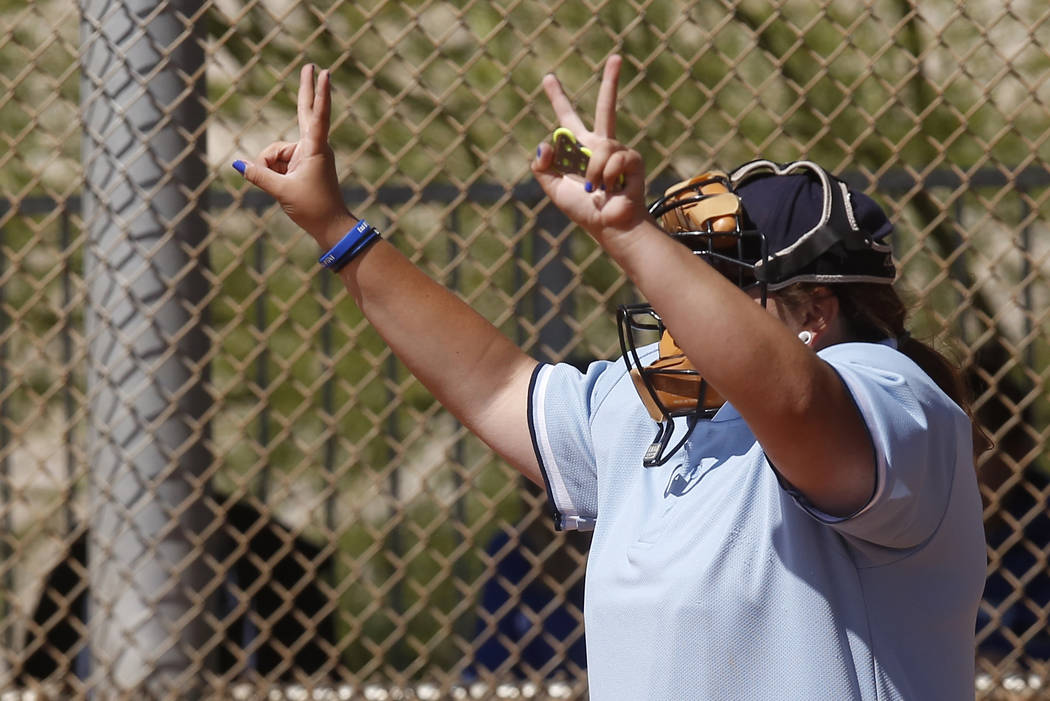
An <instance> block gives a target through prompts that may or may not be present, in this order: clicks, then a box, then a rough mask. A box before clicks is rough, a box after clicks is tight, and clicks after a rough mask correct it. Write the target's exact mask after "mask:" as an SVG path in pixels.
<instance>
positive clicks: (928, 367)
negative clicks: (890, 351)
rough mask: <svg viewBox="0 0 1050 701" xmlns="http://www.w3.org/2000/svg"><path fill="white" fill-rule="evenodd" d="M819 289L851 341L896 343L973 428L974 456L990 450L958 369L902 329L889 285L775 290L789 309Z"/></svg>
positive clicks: (902, 316) (904, 314) (901, 313)
mask: <svg viewBox="0 0 1050 701" xmlns="http://www.w3.org/2000/svg"><path fill="white" fill-rule="evenodd" d="M818 287H824V288H826V289H828V290H830V291H831V292H833V293H834V295H835V297H836V298H838V301H839V309H840V314H841V315H842V318H843V319H844V320H845V321H846V324H847V331H848V333H849V335H850V336H851V337H852V338H853V339H854V340H856V341H867V342H871V343H877V342H879V341H882V340H885V339H887V338H892V339H896V341H897V349H898V350H900V352H901V353H904V355H906V356H908V357H909V358H911V359H912V361H914V362H915V364H916V365H918V366H919V367H920V368H922V371H923V372H925V373H926V374H927V375H929V376H930V379H932V380H933V381H934V382H935V383H936V384H937V386H938V387H940V388H941V391H943V392H944V393H945V394H947V395H948V396H949V397H951V399H952V401H954V402H955V403H956V404H958V405H959V406H960V407H961V408H962V410H963V411H965V412H966V415H967V416H969V417H970V423H971V424H972V426H973V450H974V456H977V455H980V454H981V453H983V452H984V451H986V450H989V449H990V448H991V447H992V445H993V443H992V441H991V439H990V438H989V437H988V434H987V433H986V432H985V431H984V429H983V428H981V427H980V425H978V423H977V420H976V418H975V417H974V413H973V395H972V393H971V391H970V387H969V385H968V384H967V382H966V379H965V378H964V376H963V373H962V370H961V368H960V367H959V366H958V364H956V363H954V362H952V361H951V360H950V359H949V358H948V357H947V356H946V355H944V354H943V353H941V352H940V351H938V350H936V349H934V348H933V347H932V346H930V345H928V344H926V343H923V342H922V341H920V340H918V339H916V338H913V337H912V336H911V334H910V333H908V330H907V329H906V328H905V324H906V322H907V320H908V309H907V307H906V306H905V304H904V301H903V300H902V299H901V297H900V295H899V294H898V293H897V290H896V289H894V287H893V286H892V285H885V284H878V283H858V282H854V283H843V284H835V285H820V284H814V283H799V284H796V285H792V286H790V287H788V288H785V289H783V290H778V291H777V293H776V294H777V295H778V296H780V297H781V298H783V300H784V302H785V303H786V304H788V305H789V306H791V307H797V306H798V305H799V304H800V303H801V302H802V301H803V299H805V298H807V297H809V296H810V295H811V294H812V291H813V290H814V289H815V288H818Z"/></svg>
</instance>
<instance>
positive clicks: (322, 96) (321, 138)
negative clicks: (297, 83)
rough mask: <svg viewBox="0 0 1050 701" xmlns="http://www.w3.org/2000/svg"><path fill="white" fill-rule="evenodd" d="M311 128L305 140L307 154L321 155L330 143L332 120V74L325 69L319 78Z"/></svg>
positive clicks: (304, 137) (312, 110)
mask: <svg viewBox="0 0 1050 701" xmlns="http://www.w3.org/2000/svg"><path fill="white" fill-rule="evenodd" d="M311 112H312V114H311V117H310V128H309V129H308V130H307V132H306V134H305V135H304V136H303V139H304V140H305V141H306V144H305V146H306V150H307V153H320V152H321V149H323V148H324V146H325V144H326V143H328V129H329V126H330V124H331V118H332V74H331V73H330V72H329V71H328V69H325V70H323V71H321V75H319V76H318V78H317V90H316V91H315V93H314V97H313V105H312V107H311Z"/></svg>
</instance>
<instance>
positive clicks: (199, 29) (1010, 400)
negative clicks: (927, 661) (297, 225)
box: [0, 0, 1050, 698]
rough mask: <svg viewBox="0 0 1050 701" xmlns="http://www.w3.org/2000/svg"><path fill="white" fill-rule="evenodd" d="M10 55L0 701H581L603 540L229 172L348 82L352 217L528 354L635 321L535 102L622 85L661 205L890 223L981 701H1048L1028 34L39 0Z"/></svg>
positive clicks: (610, 5) (1039, 308)
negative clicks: (501, 449)
mask: <svg viewBox="0 0 1050 701" xmlns="http://www.w3.org/2000/svg"><path fill="white" fill-rule="evenodd" d="M0 22H2V32H0V61H2V66H3V71H2V75H0V80H2V81H3V87H4V96H3V97H2V98H0V123H2V125H3V129H2V133H3V139H4V140H5V146H6V148H5V152H4V153H3V154H0V534H2V535H0V579H2V583H0V640H2V643H0V649H2V651H3V652H2V655H0V668H2V670H3V673H4V679H5V682H4V684H5V688H9V689H12V690H13V689H34V690H36V691H37V693H39V694H41V695H42V697H44V698H84V697H86V696H88V695H89V694H92V693H93V694H94V695H96V696H98V697H100V698H107V697H109V696H113V695H118V696H119V695H120V692H121V690H125V691H127V690H130V691H129V692H128V696H127V697H128V698H153V697H157V698H266V697H267V696H266V695H267V694H270V693H271V692H273V691H274V690H279V689H283V690H285V692H284V693H285V695H287V696H289V697H298V698H413V697H415V698H498V697H520V698H525V697H536V698H541V697H543V698H579V697H581V696H582V695H583V694H584V691H583V689H585V677H586V673H585V669H584V666H585V663H584V661H583V656H582V649H583V629H582V613H581V612H582V594H581V590H582V579H583V571H584V566H583V563H584V560H585V557H586V550H587V543H586V541H585V540H580V539H579V538H580V537H579V536H577V537H573V536H571V535H570V536H564V535H559V536H556V537H552V535H551V528H550V527H549V526H548V523H549V521H550V519H549V517H548V516H547V514H546V507H545V503H544V502H545V499H544V497H543V495H541V494H538V493H536V492H534V491H532V490H530V489H529V488H528V487H526V486H525V485H523V484H522V482H521V480H520V479H519V478H517V477H516V476H515V474H514V473H513V471H512V470H510V469H509V468H508V467H507V466H506V465H504V464H503V463H501V462H500V461H499V460H498V459H496V458H495V457H494V456H493V455H492V454H491V453H490V452H489V451H488V449H487V448H485V447H484V446H483V445H482V444H481V443H480V442H478V441H477V440H476V439H474V438H472V437H471V436H470V435H469V434H468V433H467V432H466V431H465V430H464V429H463V427H462V426H460V425H458V424H457V422H456V421H455V420H454V419H453V418H452V417H451V416H450V415H448V414H447V413H445V412H444V411H443V410H442V409H441V408H440V407H439V406H437V405H436V404H435V403H434V401H433V399H432V398H431V397H430V396H429V395H428V394H427V393H426V392H425V391H424V390H422V389H421V388H420V386H419V385H418V384H416V383H415V381H414V380H413V379H412V378H411V377H410V376H409V375H408V374H407V373H406V371H405V369H404V368H403V367H402V366H400V365H399V364H398V362H397V361H396V360H395V359H393V358H392V356H391V354H390V352H389V351H388V350H387V349H386V348H385V346H384V345H383V344H382V342H381V341H380V340H379V339H378V337H377V336H376V335H375V334H374V333H373V332H372V331H371V330H370V329H369V327H368V326H367V324H366V323H365V322H364V321H363V319H362V317H361V315H360V314H359V312H358V311H357V310H356V309H355V308H354V306H353V304H352V303H351V301H350V300H348V299H346V297H345V294H344V293H343V292H342V291H341V289H337V285H336V283H335V281H333V280H332V279H331V278H330V276H327V275H320V274H319V273H318V270H317V265H316V262H315V260H314V258H315V256H316V252H315V250H314V247H313V245H312V244H311V242H308V241H304V240H303V236H302V235H301V234H299V233H297V232H296V231H295V230H294V228H293V227H292V226H290V225H289V224H288V223H287V222H286V221H285V218H284V217H283V215H282V214H281V213H280V212H279V210H278V208H276V207H275V206H274V205H273V204H272V202H270V201H269V200H268V199H266V198H265V197H263V196H261V194H260V193H259V192H258V191H255V190H253V189H252V188H251V187H249V186H248V185H246V184H245V183H244V182H243V180H242V179H241V178H240V177H239V176H237V174H236V173H235V172H234V171H233V170H232V169H231V168H230V167H229V163H230V162H231V161H232V160H233V159H234V158H237V157H249V158H251V157H253V156H254V155H255V154H256V153H257V152H258V151H259V149H260V148H261V147H262V146H263V145H265V144H266V143H268V142H270V141H271V140H273V139H276V138H279V137H282V136H283V137H286V138H294V136H295V131H294V130H295V114H294V102H293V101H294V90H295V82H296V80H295V79H296V76H297V74H298V69H299V67H300V66H301V65H302V64H303V63H304V62H314V63H316V64H318V65H322V66H328V67H331V69H332V71H333V82H334V91H335V95H334V116H333V143H334V144H335V146H336V150H337V155H338V159H339V163H340V167H341V176H343V182H344V183H345V184H346V186H347V192H346V196H347V199H348V201H350V202H352V203H353V206H354V208H355V211H357V212H361V213H367V215H368V217H369V219H370V220H371V221H372V222H373V223H374V224H377V225H378V226H379V227H380V228H381V229H382V230H383V231H384V232H385V234H386V235H387V237H388V238H389V239H390V240H392V241H394V242H395V244H396V245H397V246H398V247H399V248H400V249H401V250H402V251H404V252H405V253H406V254H408V255H409V256H410V257H411V258H412V259H413V260H414V261H415V262H416V263H418V264H419V265H420V266H421V267H422V268H423V269H424V270H425V271H426V272H427V273H429V274H430V275H431V276H433V277H435V278H436V279H438V280H439V281H441V282H442V283H444V284H446V285H447V286H449V287H450V288H452V289H454V290H456V291H457V292H458V294H460V295H461V296H462V297H463V298H465V299H466V300H468V301H469V302H470V303H471V304H472V305H473V306H474V307H475V308H477V309H478V310H479V311H480V312H481V313H482V314H484V315H485V316H486V317H487V318H488V319H490V320H491V321H493V322H494V323H495V324H496V325H497V326H499V327H500V328H501V329H502V330H503V331H504V332H505V333H506V334H507V335H509V336H510V337H512V338H514V339H516V340H517V341H518V342H520V343H521V344H522V345H523V347H525V348H526V349H527V350H528V351H529V352H530V353H532V354H534V355H536V356H538V357H541V358H544V359H557V360H568V361H571V362H585V361H587V360H588V359H592V358H596V357H610V356H614V355H616V354H617V344H616V338H615V329H614V322H613V316H614V310H615V308H616V306H617V305H618V304H621V303H624V302H627V301H635V295H634V292H633V290H632V289H631V288H630V286H629V285H628V284H627V283H626V281H625V280H624V278H623V276H622V275H621V274H620V273H619V272H618V271H617V270H616V269H615V268H614V267H613V266H612V265H611V264H610V263H609V262H608V261H606V260H605V259H604V258H603V256H602V255H600V253H599V251H597V250H596V249H595V246H594V245H593V244H592V243H591V242H590V241H589V240H588V239H587V238H586V237H585V236H582V235H581V234H579V233H574V232H573V231H572V229H571V227H569V226H567V224H566V222H565V220H564V219H562V218H561V216H560V215H559V214H558V213H557V211H556V210H552V208H551V207H550V206H549V204H548V203H547V202H546V201H545V200H544V198H543V197H542V194H541V192H540V191H539V189H538V188H537V187H536V186H535V184H534V183H533V182H532V180H531V177H530V174H529V171H528V165H527V164H528V161H529V159H530V157H531V154H532V152H533V151H534V149H535V146H536V144H537V143H538V142H540V141H541V140H542V139H543V138H545V137H546V136H547V135H548V134H549V133H550V131H551V129H552V128H553V127H554V126H555V125H554V124H553V123H552V118H553V115H552V114H551V113H550V110H549V108H548V107H546V106H545V105H546V103H545V100H544V99H543V98H542V93H541V91H540V88H539V84H540V78H541V77H542V75H543V74H544V73H546V72H548V71H556V72H557V73H558V75H559V77H561V78H562V80H563V82H564V83H565V85H566V86H567V88H568V89H569V90H571V92H572V93H573V95H574V96H575V97H576V98H578V100H579V101H580V102H581V104H582V106H583V108H584V109H585V110H586V109H588V108H589V106H590V104H592V101H593V99H594V96H595V93H596V83H597V78H598V75H599V73H600V66H601V63H602V62H603V61H604V58H605V57H606V56H607V55H608V54H609V53H610V52H612V51H614V50H615V51H619V52H621V53H622V54H623V55H624V56H625V67H624V74H625V75H624V80H623V84H622V88H621V103H622V112H621V121H620V127H619V128H620V133H619V135H620V137H621V138H622V139H624V140H625V141H627V142H628V143H629V144H631V145H632V146H635V147H637V148H638V149H639V150H640V151H642V153H643V154H644V155H645V157H646V161H647V163H646V165H647V168H648V171H649V173H650V177H651V178H652V179H653V181H654V183H656V185H654V188H655V187H658V186H659V183H661V182H668V181H670V180H672V179H675V178H682V177H686V176H690V175H693V174H695V173H697V172H700V171H702V170H706V169H708V168H709V167H711V166H721V167H731V166H733V165H735V164H737V163H740V162H743V161H746V160H749V159H751V158H753V157H756V156H765V157H769V158H772V159H774V160H782V161H786V160H793V159H796V158H799V157H809V158H812V159H813V160H816V161H818V162H820V163H822V164H823V165H825V166H826V167H827V168H828V169H830V170H833V171H836V172H838V173H840V174H841V175H843V176H844V177H845V178H846V179H847V180H849V181H850V182H851V183H852V184H854V185H855V186H857V187H860V188H863V189H865V190H867V191H869V192H871V193H873V194H874V195H875V196H876V197H877V198H879V199H880V201H882V202H883V203H884V204H885V205H886V206H887V207H888V209H889V210H890V211H891V212H892V214H893V215H894V218H895V220H896V221H897V223H898V227H897V228H898V233H897V235H896V237H895V248H896V253H897V257H898V259H899V261H900V268H901V271H902V278H903V280H902V282H903V283H904V284H905V285H906V287H907V288H908V289H910V290H911V292H912V295H913V297H914V302H915V307H916V312H917V314H916V317H915V333H916V334H918V335H922V336H935V335H939V334H942V332H947V334H948V335H950V336H952V337H954V338H956V339H958V342H957V343H956V344H955V346H956V351H957V353H958V357H959V359H960V360H961V362H963V363H964V364H965V365H966V367H967V368H968V370H969V372H970V374H971V376H972V378H973V380H974V385H975V389H976V394H977V410H978V415H979V417H980V419H981V421H982V423H983V425H984V426H985V428H986V429H987V431H988V432H989V433H990V434H991V436H992V437H993V438H994V440H995V441H996V448H995V450H994V451H992V452H990V453H988V454H986V455H985V456H984V457H983V458H982V460H981V462H980V466H979V471H980V477H981V482H982V489H983V494H984V497H985V503H986V523H987V533H988V543H989V550H988V554H989V579H988V585H987V589H986V594H985V600H984V603H983V605H982V607H981V613H980V618H979V621H978V650H977V655H978V672H979V678H978V680H977V689H978V696H979V697H980V698H1004V697H1006V696H1008V695H1012V696H1010V697H1011V698H1013V697H1018V698H1037V697H1050V696H1048V695H1047V692H1046V691H1044V689H1046V688H1047V687H1046V686H1045V685H1047V684H1050V633H1048V619H1050V577H1048V566H1047V558H1048V553H1050V518H1048V511H1047V508H1048V500H1050V458H1048V456H1047V455H1046V444H1047V434H1048V431H1050V397H1048V393H1047V390H1046V382H1047V379H1048V373H1050V345H1048V339H1047V331H1048V328H1050V321H1048V319H1047V316H1046V310H1047V308H1048V298H1050V280H1048V274H1050V261H1048V256H1050V243H1048V242H1050V226H1048V224H1047V222H1048V220H1050V219H1048V216H1047V215H1048V213H1050V196H1048V192H1050V169H1048V166H1047V163H1048V161H1050V141H1048V139H1050V9H1048V7H1047V4H1046V2H1045V0H1018V1H1017V2H1008V3H1003V2H998V1H997V0H982V1H981V2H958V3H954V2H947V1H945V0H928V1H924V2H922V3H921V5H920V4H919V3H912V2H907V1H906V0H868V1H866V2H847V1H845V0H841V1H840V0H819V1H818V0H777V1H775V2H774V1H772V0H736V1H732V2H729V1H723V2H711V3H704V4H694V3H689V2H677V1H674V0H656V1H653V2H635V1H633V0H631V1H612V0H604V1H603V0H595V1H594V2H593V3H575V2H564V3H546V2H536V1H533V0H505V1H504V0H493V1H492V2H487V3H478V2H470V1H468V0H463V1H462V2H440V1H437V0H367V1H361V0H355V1H354V2H350V1H344V0H324V1H323V2H299V1H298V0H281V1H280V2H278V1H277V0H269V1H267V0H262V1H256V0H193V1H190V0H170V1H169V2H160V3H153V2H133V1H132V0H125V1H124V2H118V1H110V0H82V2H81V3H80V7H79V8H75V7H71V6H70V4H69V3H65V2H60V1H59V0H39V1H36V2H29V3H28V4H27V3H23V2H18V1H15V2H2V3H0ZM406 303H410V301H406ZM296 685H298V686H296ZM297 694H298V696H296V695H297ZM40 697H41V696H38V698H40ZM271 697H272V696H271ZM4 698H7V697H6V696H5V697H4Z"/></svg>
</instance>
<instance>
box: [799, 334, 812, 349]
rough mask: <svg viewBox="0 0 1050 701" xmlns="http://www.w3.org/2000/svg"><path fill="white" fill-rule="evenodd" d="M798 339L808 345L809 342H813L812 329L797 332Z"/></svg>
mask: <svg viewBox="0 0 1050 701" xmlns="http://www.w3.org/2000/svg"><path fill="white" fill-rule="evenodd" d="M798 340H800V341H802V342H803V343H805V344H806V345H807V346H808V345H809V344H810V343H812V342H813V332H812V331H800V332H799V334H798Z"/></svg>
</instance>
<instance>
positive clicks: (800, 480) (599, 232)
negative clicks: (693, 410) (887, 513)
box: [533, 56, 875, 514]
mask: <svg viewBox="0 0 1050 701" xmlns="http://www.w3.org/2000/svg"><path fill="white" fill-rule="evenodd" d="M620 62H621V59H620V58H619V57H618V56H613V57H611V58H610V59H609V60H608V62H607V63H606V66H605V72H604V74H603V77H602V84H601V88H600V90H599V95H598V103H597V111H596V113H595V123H594V130H593V132H591V131H587V130H585V128H584V125H583V122H582V121H581V120H580V118H579V117H578V116H577V115H576V113H575V111H574V110H573V108H572V105H571V104H570V102H569V100H568V98H567V97H566V96H565V94H564V92H563V91H562V88H561V86H560V84H559V83H558V81H557V79H555V78H554V76H547V77H546V78H545V79H544V89H545V91H546V93H547V96H548V97H549V99H550V101H551V104H552V106H553V107H554V111H555V114H556V116H557V118H558V120H559V121H560V123H561V124H563V125H564V126H567V127H568V128H570V129H572V130H573V131H574V132H575V133H577V135H579V136H580V141H581V142H582V143H583V144H584V145H585V146H587V147H589V148H590V149H591V151H592V152H593V153H592V157H591V161H590V165H589V167H588V169H587V173H586V180H585V182H580V180H579V179H577V178H573V177H571V176H563V175H561V174H560V173H558V172H556V171H555V170H554V168H553V167H552V165H553V152H552V149H551V148H550V146H548V145H543V146H541V147H540V149H539V151H538V153H537V158H536V160H535V161H534V163H533V173H534V174H535V176H536V179H537V180H538V181H539V183H540V185H541V186H542V187H543V189H544V191H545V192H546V193H547V195H548V196H549V197H550V198H551V200H552V201H553V202H554V203H555V204H556V205H557V206H558V207H559V208H560V209H561V210H562V211H563V212H565V214H566V215H568V216H569V217H570V218H571V219H572V220H573V221H575V222H576V223H577V224H579V225H580V226H581V227H582V228H584V229H585V230H586V231H587V232H588V233H589V234H590V235H591V236H592V237H593V238H594V239H595V240H596V241H597V242H598V243H599V244H601V246H602V247H603V248H604V249H605V251H606V252H607V253H608V254H609V255H610V256H611V257H612V258H613V259H614V260H616V261H617V263H619V264H620V266H621V267H622V268H623V270H624V271H625V272H626V274H627V275H628V276H629V277H630V278H631V280H633V281H634V283H635V284H636V285H637V287H638V289H639V290H640V291H641V293H642V294H643V295H644V296H645V298H646V299H647V300H648V301H649V303H650V304H651V305H652V306H653V308H654V309H655V310H656V311H657V312H658V313H659V315H660V317H661V318H662V319H663V321H664V323H665V324H666V326H667V328H668V329H670V330H671V331H672V333H673V334H674V338H675V341H676V342H677V343H678V345H679V346H680V347H681V348H682V350H683V351H684V352H685V354H686V356H687V357H688V358H689V359H690V360H691V361H692V362H693V364H694V365H695V366H696V368H697V369H698V370H699V371H700V372H701V374H702V375H703V376H704V378H705V379H706V380H707V381H708V382H710V383H711V385H712V386H713V387H715V389H717V390H718V391H719V393H720V394H721V395H722V396H723V397H725V398H726V399H727V400H728V401H730V402H731V403H732V404H733V406H734V407H736V409H737V410H738V411H740V414H741V416H743V417H744V419H745V420H746V421H747V423H748V425H749V426H750V428H751V430H752V431H753V432H754V434H755V437H756V438H757V439H758V441H759V443H760V444H761V445H762V447H763V449H764V450H765V452H766V454H767V455H768V456H769V458H770V460H771V461H772V462H773V464H774V465H776V467H777V469H778V470H779V471H780V472H781V474H783V475H784V476H785V477H786V478H787V479H788V480H789V481H790V482H791V483H792V484H793V485H794V486H795V487H796V488H798V489H799V490H800V491H801V492H802V493H803V494H805V495H806V497H807V498H808V499H809V500H810V501H811V502H812V503H813V504H815V505H816V506H817V507H818V508H821V509H823V510H825V511H827V512H828V513H832V514H848V513H852V512H853V511H855V510H856V509H858V508H860V507H861V506H863V505H864V504H865V503H866V501H867V500H868V499H869V498H870V496H871V494H872V491H873V488H874V480H875V465H874V454H873V449H872V445H871V441H870V438H869V435H868V432H867V428H866V426H865V425H864V422H863V419H862V418H861V416H860V413H859V411H858V410H857V408H856V406H855V405H854V404H853V400H852V398H851V397H850V395H849V393H848V391H847V390H846V389H845V387H844V386H843V384H842V382H841V381H840V380H839V378H838V375H837V374H836V373H835V371H834V369H832V368H831V366H829V365H828V364H827V363H825V362H824V361H822V360H821V359H820V358H819V357H818V356H817V355H816V353H814V352H813V350H812V349H810V348H809V347H807V346H805V345H803V344H802V343H800V342H799V340H798V338H797V336H796V334H797V332H798V329H795V330H792V329H790V328H789V327H788V325H786V324H785V323H783V322H782V321H780V320H778V319H777V318H776V317H774V316H773V315H772V314H770V313H768V312H767V311H766V310H765V309H763V308H762V307H761V306H760V305H759V304H756V303H755V301H754V300H753V299H752V298H751V297H749V296H748V295H747V294H746V293H745V292H743V291H742V290H740V289H739V288H737V287H736V286H735V285H734V284H732V283H731V282H729V281H728V280H727V279H726V278H724V277H723V276H722V275H721V274H719V273H718V272H716V271H715V269H714V268H712V267H711V266H709V265H708V264H707V263H705V262H704V261H703V260H701V259H700V258H698V257H697V256H695V255H693V253H692V252H691V251H690V250H689V249H688V248H686V247H685V246H683V245H681V244H680V243H678V242H677V241H675V240H673V239H672V238H671V237H669V236H667V235H666V234H665V233H664V232H663V231H661V230H660V229H659V228H658V227H657V225H656V222H654V221H653V220H652V219H651V218H650V217H649V216H648V214H647V210H646V207H645V201H644V169H643V164H642V159H641V156H640V155H639V154H638V153H637V152H635V151H633V150H630V149H627V148H626V147H625V146H624V145H623V144H621V143H619V142H618V141H616V138H615V122H616V92H617V82H618V80H619V72H620Z"/></svg>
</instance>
